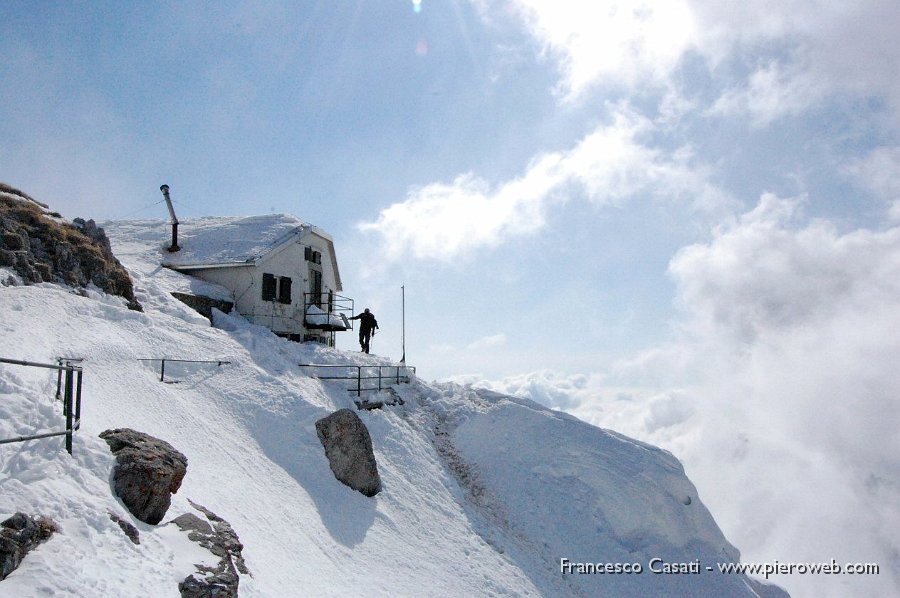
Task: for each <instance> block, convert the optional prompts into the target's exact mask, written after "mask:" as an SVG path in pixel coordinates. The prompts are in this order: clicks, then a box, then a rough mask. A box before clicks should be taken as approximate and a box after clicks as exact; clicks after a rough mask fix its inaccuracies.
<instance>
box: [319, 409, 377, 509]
mask: <svg viewBox="0 0 900 598" xmlns="http://www.w3.org/2000/svg"><path fill="white" fill-rule="evenodd" d="M316 433H317V434H318V436H319V440H320V441H321V442H322V446H323V447H325V456H326V457H328V464H329V465H330V466H331V471H332V472H334V477H335V478H337V480H338V481H339V482H343V483H344V484H346V485H348V486H350V487H351V488H353V489H354V490H357V491H359V492H362V493H363V494H365V495H366V496H375V495H376V494H378V492H379V491H380V490H381V477H380V476H379V475H378V464H377V463H376V462H375V453H374V452H373V451H372V438H371V437H370V436H369V430H368V428H366V424H364V423H363V421H362V420H361V419H360V418H359V416H358V415H356V413H354V412H353V411H351V410H350V409H341V410H339V411H335V412H334V413H332V414H331V415H329V416H328V417H323V418H322V419H320V420H319V421H317V422H316Z"/></svg>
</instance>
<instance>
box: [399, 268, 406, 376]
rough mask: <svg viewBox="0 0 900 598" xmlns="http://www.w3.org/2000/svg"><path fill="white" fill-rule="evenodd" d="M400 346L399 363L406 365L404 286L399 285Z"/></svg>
mask: <svg viewBox="0 0 900 598" xmlns="http://www.w3.org/2000/svg"><path fill="white" fill-rule="evenodd" d="M400 344H401V346H402V347H403V356H402V357H400V363H406V285H400Z"/></svg>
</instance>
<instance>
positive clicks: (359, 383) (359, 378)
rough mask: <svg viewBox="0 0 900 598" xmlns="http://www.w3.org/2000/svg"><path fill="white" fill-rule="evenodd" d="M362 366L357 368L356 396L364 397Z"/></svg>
mask: <svg viewBox="0 0 900 598" xmlns="http://www.w3.org/2000/svg"><path fill="white" fill-rule="evenodd" d="M361 386H362V366H361V365H358V366H356V396H358V397H359V396H362V393H361V390H362V388H361Z"/></svg>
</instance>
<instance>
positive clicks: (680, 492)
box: [0, 225, 784, 596]
mask: <svg viewBox="0 0 900 598" xmlns="http://www.w3.org/2000/svg"><path fill="white" fill-rule="evenodd" d="M107 232H108V234H109V236H110V238H111V240H112V243H113V249H114V251H115V252H116V255H117V257H118V258H119V259H120V260H121V261H122V262H123V264H124V265H125V266H126V267H127V268H128V269H129V271H130V272H131V274H132V276H133V278H134V282H135V288H136V295H137V298H138V300H139V301H140V302H141V304H142V305H143V306H144V308H145V312H144V313H140V312H135V311H130V310H128V309H127V308H126V306H125V304H124V302H123V301H122V300H121V299H120V298H116V297H112V296H109V295H105V294H102V293H99V292H88V293H87V295H88V296H87V297H84V296H80V295H78V294H75V293H73V292H71V291H70V290H68V289H66V288H64V287H61V286H57V285H50V284H42V285H36V286H30V287H21V286H18V287H0V330H2V334H3V339H4V343H3V349H2V351H0V356H3V357H8V358H13V359H23V360H31V361H44V362H47V361H52V360H54V359H55V358H56V357H58V356H65V357H78V358H83V359H84V362H83V366H84V371H85V374H84V399H83V404H84V406H83V414H82V429H81V431H80V432H78V433H77V435H76V437H75V441H74V456H72V457H70V456H69V455H68V454H66V453H65V451H64V450H63V448H62V441H61V440H59V439H49V440H36V441H30V442H26V443H19V444H10V445H3V446H0V517H3V518H5V517H8V516H9V515H11V514H12V513H14V512H15V511H17V510H21V511H25V512H27V513H31V514H42V515H45V516H48V517H50V518H52V519H53V520H54V521H55V522H56V523H57V524H58V526H59V528H60V532H59V533H58V534H56V535H54V536H53V537H52V538H51V539H50V540H49V541H48V542H47V543H45V544H43V545H41V546H40V547H39V548H38V549H37V550H35V551H34V552H32V553H30V554H29V555H28V556H27V557H26V559H25V561H24V562H23V564H22V565H21V567H20V568H19V569H18V570H16V571H15V572H14V573H13V574H12V575H10V576H9V577H8V578H7V579H6V580H5V581H2V582H0V594H2V595H9V596H37V595H42V596H45V595H57V594H58V595H77V596H115V595H130V594H131V593H133V592H134V591H135V590H136V589H138V588H139V589H140V591H141V592H142V593H143V594H146V595H153V596H176V595H178V591H177V584H178V582H179V581H181V580H182V579H184V577H185V576H186V575H188V574H189V573H190V572H191V571H192V570H193V563H194V562H196V561H197V559H201V558H203V555H201V554H198V553H197V549H196V547H195V546H194V545H192V544H191V543H190V542H188V540H187V539H186V537H185V536H184V534H182V533H181V532H179V531H178V530H177V529H176V528H175V526H173V525H160V526H150V525H146V524H143V523H141V522H139V521H137V520H135V519H134V518H133V517H131V516H130V514H128V512H127V511H126V510H125V509H124V507H123V506H122V505H121V504H120V503H119V502H118V501H117V500H116V499H115V497H114V496H113V494H112V492H111V490H110V472H111V469H112V465H113V457H112V455H111V454H110V452H109V450H108V448H107V446H106V444H105V442H103V441H102V440H101V439H100V438H98V434H99V433H100V432H101V431H103V430H105V429H107V428H113V427H131V428H134V429H137V430H141V431H143V432H146V433H149V434H152V435H154V436H157V437H159V438H161V439H164V440H166V441H168V442H170V443H171V444H172V445H173V446H175V447H176V448H177V449H178V450H179V451H181V452H183V453H184V454H185V455H186V456H187V458H188V472H187V476H186V477H185V479H184V482H183V484H182V487H181V489H180V490H179V492H178V493H177V494H176V495H175V496H174V497H173V503H172V507H171V508H170V510H169V513H168V514H167V517H166V518H165V520H164V521H169V520H171V519H172V518H174V517H176V516H178V515H179V514H181V513H185V512H190V511H191V507H190V505H189V504H188V499H191V500H193V501H194V502H196V503H199V504H202V505H204V506H205V507H207V508H209V509H211V510H213V511H215V512H216V513H218V514H219V515H221V516H223V517H224V518H225V519H227V520H228V521H229V522H231V524H232V525H233V526H234V528H235V530H236V532H237V533H238V534H239V536H240V538H241V541H242V542H243V543H244V545H245V548H244V552H243V555H244V558H245V559H246V563H247V566H248V567H249V570H250V572H251V573H250V575H243V576H241V581H240V592H241V594H242V595H244V596H312V595H315V596H343V595H358V594H363V593H365V594H367V595H383V596H398V595H407V596H420V595H450V596H463V595H517V596H542V595H543V596H546V595H554V596H563V595H573V596H673V595H697V596H701V595H702V596H757V595H760V596H764V595H771V596H780V595H784V594H783V593H782V592H781V591H780V590H778V589H777V588H774V587H772V586H764V585H762V584H760V583H758V582H756V581H754V580H750V579H748V578H746V577H744V576H739V575H726V574H720V573H719V572H718V570H717V569H716V570H714V571H712V572H709V571H707V570H706V566H711V567H716V563H719V562H734V561H736V560H737V559H738V558H739V556H738V552H737V550H735V549H734V548H733V547H732V546H730V545H729V544H728V542H727V541H726V539H725V538H724V537H723V535H722V533H721V532H720V531H719V529H718V527H717V526H716V524H715V522H714V521H713V519H712V517H711V516H710V514H709V513H708V511H707V510H706V508H705V507H704V506H703V503H702V502H701V501H700V499H699V497H698V494H697V490H696V489H695V488H694V486H693V485H692V484H691V483H690V481H689V480H688V479H687V478H686V477H685V475H684V472H683V469H682V468H681V465H680V464H679V463H678V461H677V460H676V459H675V458H674V457H672V455H670V454H669V453H667V452H664V451H662V450H660V449H657V448H654V447H652V446H649V445H646V444H643V443H640V442H637V441H634V440H631V439H628V438H626V437H623V436H621V435H618V434H616V433H613V432H609V431H605V430H601V429H598V428H595V427H593V426H590V425H588V424H585V423H583V422H581V421H579V420H577V419H575V418H573V417H571V416H567V415H565V414H562V413H559V412H554V411H551V410H549V409H546V408H544V407H541V406H539V405H538V404H536V403H533V402H530V401H527V400H522V399H516V398H512V397H508V396H503V395H498V394H495V393H491V392H488V391H484V390H475V389H472V388H469V387H464V386H457V385H441V384H428V383H425V382H423V381H421V380H414V381H413V382H411V383H409V384H401V385H397V386H396V387H395V388H394V389H393V392H395V393H396V394H398V395H400V397H401V398H403V400H404V403H403V404H402V405H396V406H394V407H386V408H385V409H382V410H374V411H361V412H359V414H360V417H362V418H363V420H364V422H365V423H366V425H367V426H368V428H369V432H370V434H371V436H372V442H373V445H374V449H375V455H376V459H377V461H378V468H379V472H380V474H381V478H382V491H381V493H379V494H378V495H377V496H375V497H374V498H366V497H364V496H362V495H361V494H359V493H357V492H354V491H353V490H351V489H350V488H348V487H346V486H344V485H343V484H341V483H340V482H338V481H336V480H335V479H334V476H333V475H332V473H331V471H330V469H329V467H328V462H327V460H326V459H325V456H324V453H323V450H322V447H321V445H320V443H319V440H318V438H317V436H316V431H315V421H316V420H317V419H319V418H321V417H324V416H325V415H327V414H329V413H331V412H332V411H334V410H336V409H339V408H344V407H351V408H352V407H353V406H354V405H353V398H355V397H354V395H351V394H350V393H349V392H348V391H347V387H348V386H349V384H348V383H346V382H338V381H334V382H324V381H320V380H317V379H315V378H311V377H308V376H306V375H305V374H304V371H303V370H302V368H299V367H297V364H300V363H321V364H354V365H357V364H358V365H374V364H388V363H389V360H387V359H385V358H381V357H378V356H375V355H365V354H357V353H352V354H348V353H343V352H341V351H337V350H334V349H329V348H325V347H321V346H316V345H309V344H302V345H301V344H297V343H291V342H289V341H286V340H284V339H280V338H277V337H275V336H274V335H272V334H271V333H270V332H269V331H268V330H266V329H264V328H261V327H257V326H253V325H250V324H249V323H247V322H246V321H245V320H243V319H242V318H240V317H236V316H231V315H225V314H221V313H217V314H216V318H215V319H216V327H212V326H210V324H209V322H208V321H207V320H206V319H205V318H202V317H201V316H199V315H197V314H196V313H194V312H192V311H191V310H190V309H189V308H187V307H186V306H184V305H183V304H181V303H180V302H178V301H177V300H175V299H174V298H172V297H171V295H170V292H171V291H172V290H178V289H182V288H187V287H190V286H191V284H192V282H191V281H190V279H188V278H186V277H183V276H182V275H180V274H177V273H174V272H171V271H169V270H166V269H162V268H160V267H159V258H160V248H161V247H162V245H163V243H164V241H165V240H164V239H152V238H141V237H140V236H139V235H133V234H131V233H133V232H134V230H133V228H131V227H129V226H128V225H122V226H119V227H117V226H115V225H107ZM163 357H167V358H177V359H195V360H216V361H227V362H228V363H227V364H223V365H219V364H218V363H213V364H208V363H207V364H204V363H196V364H188V363H184V364H167V367H166V378H167V382H169V383H164V382H160V380H159V362H158V361H152V360H153V359H161V358H163ZM147 360H151V361H147ZM0 373H2V376H0V438H10V437H13V436H18V435H25V434H30V433H34V432H35V431H43V430H47V429H52V428H58V427H59V424H60V421H61V417H62V416H61V414H60V408H59V404H58V403H56V402H55V401H54V400H53V399H52V397H53V394H54V391H55V382H56V380H55V376H54V375H52V374H49V373H48V372H47V371H45V370H33V369H31V368H21V367H18V368H17V367H13V366H9V367H7V366H0ZM110 512H112V513H114V514H116V515H119V516H122V517H124V518H126V519H128V520H129V521H131V522H132V523H133V524H134V525H135V526H136V527H137V528H138V529H139V530H140V533H141V544H140V545H137V546H136V545H134V544H132V543H131V542H130V541H129V540H128V539H127V538H126V537H125V535H124V534H123V533H122V532H121V530H120V529H119V527H118V526H117V524H116V523H115V522H113V521H112V520H111V519H110V517H109V513H110ZM561 559H568V561H569V562H570V563H628V564H632V563H635V564H640V565H641V567H642V572H641V573H632V574H584V575H579V574H575V573H566V574H564V573H562V572H561V567H560V561H561ZM652 559H660V560H659V561H654V563H655V566H656V567H657V568H658V567H660V566H662V565H661V564H662V563H693V562H695V561H697V562H698V563H699V565H700V572H699V573H696V574H693V573H684V574H656V573H653V572H652V571H651V570H650V562H651V560H652Z"/></svg>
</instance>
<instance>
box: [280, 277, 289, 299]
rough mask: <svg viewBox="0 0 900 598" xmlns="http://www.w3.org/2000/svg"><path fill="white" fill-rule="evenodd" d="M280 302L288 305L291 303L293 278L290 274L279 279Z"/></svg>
mask: <svg viewBox="0 0 900 598" xmlns="http://www.w3.org/2000/svg"><path fill="white" fill-rule="evenodd" d="M278 302H279V303H285V304H288V305H290V303H291V279H290V277H288V276H282V277H281V278H279V279H278Z"/></svg>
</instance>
